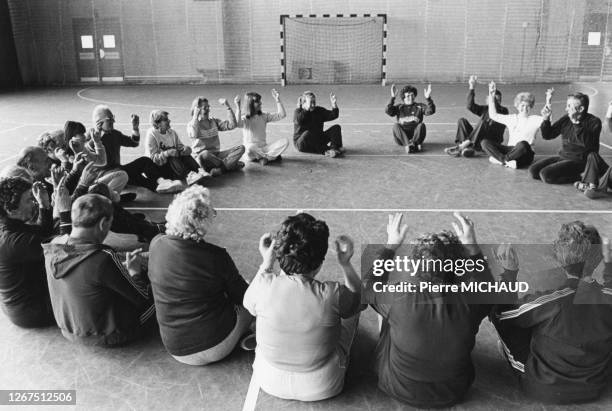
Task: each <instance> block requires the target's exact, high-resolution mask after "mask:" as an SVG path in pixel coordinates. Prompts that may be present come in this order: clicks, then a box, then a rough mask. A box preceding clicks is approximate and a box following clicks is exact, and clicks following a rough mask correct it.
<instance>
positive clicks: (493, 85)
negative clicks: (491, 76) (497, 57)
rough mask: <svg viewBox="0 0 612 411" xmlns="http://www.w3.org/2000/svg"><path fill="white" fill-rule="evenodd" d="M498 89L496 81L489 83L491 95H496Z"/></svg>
mask: <svg viewBox="0 0 612 411" xmlns="http://www.w3.org/2000/svg"><path fill="white" fill-rule="evenodd" d="M496 91H497V86H496V85H495V82H494V81H492V82H490V83H489V96H491V97H493V98H494V97H495V92H496Z"/></svg>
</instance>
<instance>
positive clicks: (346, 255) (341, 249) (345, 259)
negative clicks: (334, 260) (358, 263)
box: [334, 235, 355, 265]
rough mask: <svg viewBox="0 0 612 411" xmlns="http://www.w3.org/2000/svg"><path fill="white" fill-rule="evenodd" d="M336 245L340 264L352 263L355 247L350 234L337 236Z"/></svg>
mask: <svg viewBox="0 0 612 411" xmlns="http://www.w3.org/2000/svg"><path fill="white" fill-rule="evenodd" d="M334 245H335V246H336V256H337V257H338V262H339V263H340V265H348V264H350V262H351V257H353V252H354V248H355V244H354V243H353V240H351V238H350V237H349V236H346V235H341V236H338V237H337V238H336V241H335V242H334Z"/></svg>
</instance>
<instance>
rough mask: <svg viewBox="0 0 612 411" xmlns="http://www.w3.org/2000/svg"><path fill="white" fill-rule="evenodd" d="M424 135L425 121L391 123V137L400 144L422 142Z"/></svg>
mask: <svg viewBox="0 0 612 411" xmlns="http://www.w3.org/2000/svg"><path fill="white" fill-rule="evenodd" d="M426 136H427V127H425V123H422V122H421V123H409V124H399V123H395V124H393V139H394V140H395V142H396V143H397V144H398V145H400V146H409V145H418V144H423V141H425V137H426Z"/></svg>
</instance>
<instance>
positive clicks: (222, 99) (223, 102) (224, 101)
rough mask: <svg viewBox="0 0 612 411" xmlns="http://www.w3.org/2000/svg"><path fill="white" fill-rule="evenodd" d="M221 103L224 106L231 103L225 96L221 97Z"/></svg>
mask: <svg viewBox="0 0 612 411" xmlns="http://www.w3.org/2000/svg"><path fill="white" fill-rule="evenodd" d="M219 104H221V105H222V106H226V107H229V103H228V102H227V99H225V98H223V97H221V98H220V99H219Z"/></svg>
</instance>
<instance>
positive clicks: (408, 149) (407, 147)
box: [404, 146, 412, 154]
mask: <svg viewBox="0 0 612 411" xmlns="http://www.w3.org/2000/svg"><path fill="white" fill-rule="evenodd" d="M404 150H406V154H410V153H412V151H410V146H404Z"/></svg>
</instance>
